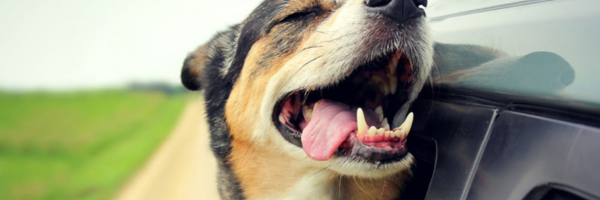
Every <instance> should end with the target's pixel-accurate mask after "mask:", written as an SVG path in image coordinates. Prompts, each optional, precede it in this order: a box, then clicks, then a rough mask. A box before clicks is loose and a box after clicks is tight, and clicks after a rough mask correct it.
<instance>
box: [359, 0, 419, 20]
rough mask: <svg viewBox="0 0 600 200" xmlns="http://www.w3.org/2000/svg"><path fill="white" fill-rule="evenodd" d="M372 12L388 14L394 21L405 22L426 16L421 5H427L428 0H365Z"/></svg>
mask: <svg viewBox="0 0 600 200" xmlns="http://www.w3.org/2000/svg"><path fill="white" fill-rule="evenodd" d="M365 5H366V6H367V9H368V10H369V11H370V12H375V13H378V14H381V15H383V16H386V17H388V18H390V19H392V20H394V21H398V22H404V21H406V20H409V19H413V18H419V17H424V16H425V11H424V10H423V9H422V8H421V6H423V7H425V6H427V0H365Z"/></svg>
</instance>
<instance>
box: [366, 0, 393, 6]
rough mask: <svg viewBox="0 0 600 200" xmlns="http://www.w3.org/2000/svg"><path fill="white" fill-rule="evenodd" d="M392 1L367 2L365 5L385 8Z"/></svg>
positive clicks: (371, 0)
mask: <svg viewBox="0 0 600 200" xmlns="http://www.w3.org/2000/svg"><path fill="white" fill-rule="evenodd" d="M390 1H392V0H365V4H367V6H369V7H379V6H385V5H387V4H388V3H390Z"/></svg>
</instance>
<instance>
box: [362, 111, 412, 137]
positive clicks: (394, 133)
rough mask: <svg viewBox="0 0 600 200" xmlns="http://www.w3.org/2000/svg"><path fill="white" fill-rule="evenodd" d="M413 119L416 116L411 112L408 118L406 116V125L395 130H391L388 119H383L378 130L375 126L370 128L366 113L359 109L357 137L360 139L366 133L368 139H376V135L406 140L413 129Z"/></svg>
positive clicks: (403, 124)
mask: <svg viewBox="0 0 600 200" xmlns="http://www.w3.org/2000/svg"><path fill="white" fill-rule="evenodd" d="M379 108H380V107H378V108H376V109H375V112H376V113H377V112H378V111H377V110H379ZM413 119H414V114H413V113H412V112H411V113H409V114H408V116H406V119H405V120H404V123H402V125H400V126H398V127H397V128H394V129H393V130H390V125H389V123H388V120H387V118H383V121H382V122H381V127H380V128H377V127H375V126H371V127H369V125H368V124H367V121H366V120H365V113H364V112H363V110H362V108H358V109H357V110H356V125H357V127H358V129H357V136H358V137H359V138H360V137H362V136H363V135H364V134H365V131H366V132H367V135H368V137H371V138H372V137H375V135H382V136H386V137H387V136H391V137H399V138H401V139H404V138H406V136H407V135H408V132H410V129H411V127H412V123H413Z"/></svg>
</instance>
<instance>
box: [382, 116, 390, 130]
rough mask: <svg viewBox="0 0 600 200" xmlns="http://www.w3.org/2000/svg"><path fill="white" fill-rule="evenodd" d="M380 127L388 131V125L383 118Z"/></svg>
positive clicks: (386, 120)
mask: <svg viewBox="0 0 600 200" xmlns="http://www.w3.org/2000/svg"><path fill="white" fill-rule="evenodd" d="M381 127H383V128H384V129H385V130H390V124H389V123H388V119H387V118H383V122H381Z"/></svg>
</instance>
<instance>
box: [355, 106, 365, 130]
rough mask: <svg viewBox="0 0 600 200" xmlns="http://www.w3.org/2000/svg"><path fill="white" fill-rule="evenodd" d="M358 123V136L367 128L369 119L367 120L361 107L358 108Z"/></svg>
mask: <svg viewBox="0 0 600 200" xmlns="http://www.w3.org/2000/svg"><path fill="white" fill-rule="evenodd" d="M356 123H357V126H358V130H357V131H358V136H359V137H360V136H362V135H363V133H364V132H365V130H367V127H368V126H367V121H366V120H365V113H363V110H362V109H361V108H358V109H357V110H356Z"/></svg>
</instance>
